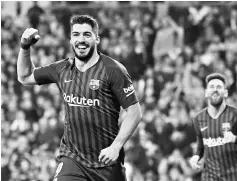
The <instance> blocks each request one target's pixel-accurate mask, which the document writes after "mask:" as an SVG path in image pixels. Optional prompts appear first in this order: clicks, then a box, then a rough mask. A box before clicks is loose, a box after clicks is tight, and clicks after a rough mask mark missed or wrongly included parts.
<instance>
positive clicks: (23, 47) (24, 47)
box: [21, 43, 31, 50]
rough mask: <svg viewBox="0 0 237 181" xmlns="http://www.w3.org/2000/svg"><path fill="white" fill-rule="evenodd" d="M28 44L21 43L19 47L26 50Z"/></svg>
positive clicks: (28, 46)
mask: <svg viewBox="0 0 237 181" xmlns="http://www.w3.org/2000/svg"><path fill="white" fill-rule="evenodd" d="M30 46H31V45H30V44H29V45H25V44H23V43H21V48H22V49H24V50H28V49H29V48H30Z"/></svg>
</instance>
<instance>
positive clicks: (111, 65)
mask: <svg viewBox="0 0 237 181" xmlns="http://www.w3.org/2000/svg"><path fill="white" fill-rule="evenodd" d="M100 56H101V61H102V62H103V64H104V66H105V68H106V70H107V71H110V72H111V71H112V72H114V71H115V72H127V70H126V68H125V67H124V65H122V64H121V63H120V62H119V61H117V60H115V59H113V58H111V57H109V56H108V55H105V54H102V53H100Z"/></svg>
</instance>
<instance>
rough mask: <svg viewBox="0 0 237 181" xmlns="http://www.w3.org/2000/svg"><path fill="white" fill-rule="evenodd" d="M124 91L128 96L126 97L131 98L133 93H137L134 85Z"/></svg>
mask: <svg viewBox="0 0 237 181" xmlns="http://www.w3.org/2000/svg"><path fill="white" fill-rule="evenodd" d="M123 91H124V93H125V94H127V95H126V97H128V96H130V95H131V94H132V93H134V92H135V90H134V87H133V85H132V84H131V85H130V86H129V87H128V88H123Z"/></svg>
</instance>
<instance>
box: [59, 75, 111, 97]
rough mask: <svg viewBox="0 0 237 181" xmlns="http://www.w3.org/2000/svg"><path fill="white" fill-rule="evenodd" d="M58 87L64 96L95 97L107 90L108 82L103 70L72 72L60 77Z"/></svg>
mask: <svg viewBox="0 0 237 181" xmlns="http://www.w3.org/2000/svg"><path fill="white" fill-rule="evenodd" d="M60 89H61V91H62V92H63V94H64V95H63V96H64V97H65V96H71V97H85V98H97V97H98V96H101V95H103V94H105V93H107V92H109V84H108V80H107V77H106V75H105V73H104V72H96V71H88V72H84V73H78V72H77V73H76V72H74V73H72V74H71V75H68V76H65V77H62V78H61V85H60Z"/></svg>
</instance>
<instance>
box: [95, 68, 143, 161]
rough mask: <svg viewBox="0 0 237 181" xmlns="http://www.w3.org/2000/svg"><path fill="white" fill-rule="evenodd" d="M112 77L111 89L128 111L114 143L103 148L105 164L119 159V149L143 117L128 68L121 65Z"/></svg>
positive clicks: (101, 157)
mask: <svg viewBox="0 0 237 181" xmlns="http://www.w3.org/2000/svg"><path fill="white" fill-rule="evenodd" d="M110 77H111V80H110V82H111V89H112V91H113V93H114V94H115V96H116V98H117V99H118V100H119V102H120V104H121V106H122V107H123V108H124V109H125V110H126V112H127V113H126V116H125V118H124V120H123V121H122V124H121V126H120V130H119V132H118V135H117V136H116V138H115V139H114V141H113V143H112V144H111V145H110V146H109V147H107V148H105V149H103V150H101V153H100V155H99V161H101V162H104V163H105V164H110V163H113V162H115V161H116V160H117V159H118V157H119V151H120V150H121V148H122V147H123V145H124V144H125V143H126V141H127V140H128V139H129V138H130V136H131V135H132V134H133V132H134V131H135V129H136V128H137V126H138V124H139V122H140V120H141V118H142V113H141V108H140V104H139V102H138V99H137V96H136V92H135V89H134V87H133V84H132V81H131V78H130V76H129V74H128V73H127V70H126V69H125V68H124V67H120V69H116V70H114V71H113V72H112V73H111V76H110Z"/></svg>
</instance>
